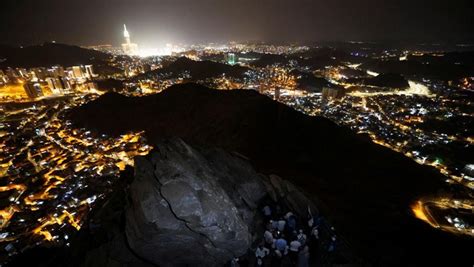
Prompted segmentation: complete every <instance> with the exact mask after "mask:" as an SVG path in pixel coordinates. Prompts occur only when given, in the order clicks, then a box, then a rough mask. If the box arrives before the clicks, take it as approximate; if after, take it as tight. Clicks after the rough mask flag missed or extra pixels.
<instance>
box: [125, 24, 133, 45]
mask: <svg viewBox="0 0 474 267" xmlns="http://www.w3.org/2000/svg"><path fill="white" fill-rule="evenodd" d="M123 37H125V43H126V44H128V45H129V44H130V43H131V42H130V33H129V32H128V31H127V25H125V24H124V25H123Z"/></svg>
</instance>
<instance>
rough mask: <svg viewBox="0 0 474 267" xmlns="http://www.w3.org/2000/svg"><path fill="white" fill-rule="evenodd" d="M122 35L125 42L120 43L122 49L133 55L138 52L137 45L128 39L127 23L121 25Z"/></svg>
mask: <svg viewBox="0 0 474 267" xmlns="http://www.w3.org/2000/svg"><path fill="white" fill-rule="evenodd" d="M123 37H124V38H125V43H124V44H122V50H123V52H124V53H125V54H126V55H129V56H135V55H137V53H138V45H137V44H134V43H132V41H131V40H130V33H129V32H128V30H127V25H125V24H124V25H123Z"/></svg>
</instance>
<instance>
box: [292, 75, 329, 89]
mask: <svg viewBox="0 0 474 267" xmlns="http://www.w3.org/2000/svg"><path fill="white" fill-rule="evenodd" d="M291 74H292V75H295V76H296V77H298V78H297V80H296V82H297V84H298V88H300V89H303V90H306V91H308V92H313V93H315V92H322V90H323V88H324V87H328V86H329V84H330V83H329V81H328V80H326V79H325V78H319V77H316V76H314V75H313V74H312V73H308V72H301V71H298V70H293V71H291Z"/></svg>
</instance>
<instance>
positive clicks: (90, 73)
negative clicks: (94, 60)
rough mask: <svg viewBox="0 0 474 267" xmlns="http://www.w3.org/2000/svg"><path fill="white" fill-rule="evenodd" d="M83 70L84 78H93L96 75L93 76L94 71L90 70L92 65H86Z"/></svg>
mask: <svg viewBox="0 0 474 267" xmlns="http://www.w3.org/2000/svg"><path fill="white" fill-rule="evenodd" d="M85 70H86V76H87V78H89V79H90V78H93V77H95V76H96V75H95V74H94V69H93V68H92V65H86V66H85Z"/></svg>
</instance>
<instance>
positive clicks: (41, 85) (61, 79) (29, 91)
mask: <svg viewBox="0 0 474 267" xmlns="http://www.w3.org/2000/svg"><path fill="white" fill-rule="evenodd" d="M97 76H98V75H96V74H95V73H94V70H93V67H92V65H81V66H73V67H70V68H64V67H62V66H53V67H50V68H44V67H38V68H31V69H25V68H15V69H13V68H7V69H6V70H0V86H8V85H17V86H19V85H21V86H22V87H23V89H24V92H25V93H26V95H27V97H28V98H30V99H34V98H38V97H42V96H46V95H62V94H68V93H73V92H76V91H83V90H97V89H98V88H97V84H96V83H94V82H93V79H94V78H96V77H97Z"/></svg>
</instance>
